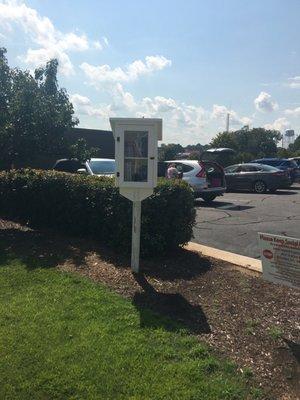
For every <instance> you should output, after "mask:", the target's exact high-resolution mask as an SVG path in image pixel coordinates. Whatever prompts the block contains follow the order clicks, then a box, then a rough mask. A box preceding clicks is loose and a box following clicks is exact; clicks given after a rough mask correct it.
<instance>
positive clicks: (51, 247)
mask: <svg viewBox="0 0 300 400" xmlns="http://www.w3.org/2000/svg"><path fill="white" fill-rule="evenodd" d="M91 253H95V254H96V255H98V256H99V258H100V259H101V260H103V261H105V262H107V263H111V264H113V265H114V266H115V267H117V268H128V267H129V266H130V257H129V256H128V255H122V254H118V252H117V251H116V250H114V249H110V248H107V247H103V246H101V245H99V244H98V243H97V242H96V241H94V240H91V239H88V238H83V239H81V238H78V237H76V238H74V237H68V236H66V235H64V236H63V235H59V234H56V233H53V232H40V231H34V230H30V229H27V230H21V229H16V228H10V229H0V266H1V264H2V265H5V264H7V262H8V261H9V260H10V259H12V258H15V257H17V258H18V259H20V260H21V261H22V262H23V263H24V264H26V267H27V268H28V269H29V270H30V269H35V268H54V267H56V266H57V265H58V264H62V263H64V262H66V261H70V262H72V263H73V264H74V265H75V267H79V268H84V267H85V266H87V256H88V255H89V254H91ZM210 267H211V263H210V261H209V260H208V259H206V258H203V257H201V256H200V255H199V254H198V253H196V252H191V251H187V250H185V249H178V250H176V251H174V252H172V254H169V255H165V256H161V257H156V258H152V259H143V260H141V271H142V272H144V273H146V274H147V275H148V276H150V277H156V278H159V279H161V280H168V281H173V280H175V279H187V280H188V279H192V278H193V277H196V276H198V275H201V274H203V273H205V272H206V271H208V270H209V269H210Z"/></svg>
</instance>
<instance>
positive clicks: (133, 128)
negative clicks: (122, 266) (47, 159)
mask: <svg viewBox="0 0 300 400" xmlns="http://www.w3.org/2000/svg"><path fill="white" fill-rule="evenodd" d="M109 121H110V125H111V128H112V131H113V135H114V138H115V158H116V172H115V178H116V181H115V182H116V186H117V187H119V190H120V194H121V195H122V196H124V197H126V198H127V199H129V200H131V201H132V246H131V267H132V270H133V271H134V272H139V257H140V235H141V206H142V205H141V202H142V200H144V199H146V198H147V197H149V196H151V195H152V193H153V189H154V188H155V187H156V186H157V161H158V160H157V147H158V140H162V120H161V119H159V118H110V119H109Z"/></svg>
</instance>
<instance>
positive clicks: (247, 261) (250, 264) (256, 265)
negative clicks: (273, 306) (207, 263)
mask: <svg viewBox="0 0 300 400" xmlns="http://www.w3.org/2000/svg"><path fill="white" fill-rule="evenodd" d="M185 248H186V249H188V250H192V251H197V252H199V253H201V254H202V255H204V256H208V257H212V258H216V259H217V260H222V261H226V262H229V263H231V264H235V265H238V266H239V267H242V268H246V269H248V270H250V271H255V272H260V273H262V266H261V261H260V260H257V259H255V258H251V257H246V256H242V255H240V254H235V253H230V252H229V251H224V250H219V249H215V248H213V247H209V246H204V245H202V244H198V243H194V242H189V243H188V244H187V245H186V246H185Z"/></svg>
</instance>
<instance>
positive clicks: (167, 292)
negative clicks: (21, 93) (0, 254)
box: [0, 219, 300, 400]
mask: <svg viewBox="0 0 300 400" xmlns="http://www.w3.org/2000/svg"><path fill="white" fill-rule="evenodd" d="M3 244H4V247H5V249H6V250H7V252H9V251H13V252H15V253H17V254H18V256H19V257H21V258H23V259H24V260H26V262H27V264H28V265H29V267H30V268H36V267H38V266H39V265H41V264H43V265H44V266H45V267H53V266H55V267H57V268H59V269H61V270H63V271H70V272H76V273H79V274H81V275H84V276H87V277H89V278H91V279H93V280H94V281H96V282H103V283H105V284H106V285H108V286H109V287H110V288H111V289H113V290H114V291H116V292H118V293H119V294H121V295H122V296H125V297H127V298H130V299H131V301H132V302H133V304H134V305H135V307H136V308H137V309H138V310H139V312H140V318H141V326H146V325H147V324H149V321H148V319H147V318H144V314H143V309H144V308H150V309H152V310H153V311H155V312H157V313H159V314H162V315H165V316H168V317H169V318H171V319H172V320H176V321H178V322H179V323H180V324H181V325H184V326H185V327H186V329H187V330H188V331H189V332H190V333H191V334H194V335H196V336H197V337H198V338H199V340H201V341H202V342H205V343H207V344H208V345H210V346H211V347H212V348H213V349H214V351H215V352H216V353H217V354H218V355H219V356H221V357H222V356H225V357H227V358H229V359H231V360H232V361H234V362H235V363H236V365H237V369H239V370H240V371H241V372H242V373H243V374H244V375H245V376H247V377H248V378H249V383H251V384H254V385H256V386H259V387H261V388H262V389H263V391H264V397H263V398H264V399H269V400H276V399H282V400H283V399H284V400H286V399H290V400H296V399H300V344H299V342H300V318H299V317H300V301H299V300H300V292H299V291H297V290H294V289H290V288H287V287H284V286H280V285H273V284H271V283H268V282H265V281H263V280H262V278H261V277H260V276H259V275H255V274H250V273H249V272H248V273H245V272H242V271H241V270H240V269H238V268H237V267H235V266H233V265H231V264H228V263H225V262H220V261H216V260H214V259H210V258H206V257H202V256H201V255H200V254H198V253H195V252H191V251H187V250H185V249H181V250H178V251H177V252H176V253H174V254H172V255H171V256H168V257H158V258H157V259H155V260H153V259H152V260H142V262H141V272H142V273H141V274H140V275H133V274H132V273H131V271H130V268H129V262H130V260H129V258H128V257H122V256H117V255H116V254H115V253H114V252H112V251H111V250H107V249H104V248H101V247H100V246H99V245H98V244H97V243H95V242H93V241H90V240H84V239H78V238H67V237H62V236H58V235H55V234H53V233H49V232H47V233H45V232H37V231H33V230H31V229H29V228H27V227H24V226H21V225H18V224H16V223H13V222H9V221H5V220H1V219H0V245H1V248H2V245H3ZM165 328H168V326H167V324H166V326H165Z"/></svg>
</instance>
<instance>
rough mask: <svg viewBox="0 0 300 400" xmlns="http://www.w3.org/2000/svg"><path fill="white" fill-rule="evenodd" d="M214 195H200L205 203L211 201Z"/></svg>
mask: <svg viewBox="0 0 300 400" xmlns="http://www.w3.org/2000/svg"><path fill="white" fill-rule="evenodd" d="M216 197H217V196H216V195H214V194H207V195H204V196H202V199H203V200H204V201H205V203H211V202H212V201H214V199H215V198H216Z"/></svg>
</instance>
